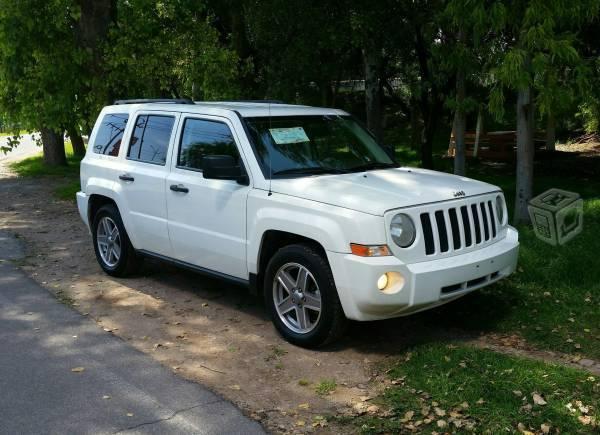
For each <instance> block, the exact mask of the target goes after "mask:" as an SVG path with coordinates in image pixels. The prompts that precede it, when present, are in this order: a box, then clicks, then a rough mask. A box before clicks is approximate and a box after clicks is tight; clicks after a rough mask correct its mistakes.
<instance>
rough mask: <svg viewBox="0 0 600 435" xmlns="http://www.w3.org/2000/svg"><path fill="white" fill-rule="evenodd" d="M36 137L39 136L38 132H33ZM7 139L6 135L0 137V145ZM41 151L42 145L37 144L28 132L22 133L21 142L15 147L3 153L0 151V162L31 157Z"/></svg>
mask: <svg viewBox="0 0 600 435" xmlns="http://www.w3.org/2000/svg"><path fill="white" fill-rule="evenodd" d="M35 136H36V137H39V133H35ZM7 141H8V138H7V137H6V136H2V137H0V145H4V144H5V143H6V142H7ZM41 152H42V147H40V146H38V145H37V143H36V142H35V140H33V138H32V135H31V134H29V133H25V134H23V137H22V139H21V143H19V145H18V146H17V147H16V148H13V149H12V150H11V151H10V152H8V153H6V154H4V153H3V152H2V151H0V163H2V162H9V161H15V160H21V159H24V158H25V157H31V156H34V155H36V154H39V153H41Z"/></svg>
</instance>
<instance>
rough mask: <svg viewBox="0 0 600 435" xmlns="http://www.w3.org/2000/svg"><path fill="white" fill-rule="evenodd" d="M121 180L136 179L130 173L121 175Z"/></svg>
mask: <svg viewBox="0 0 600 435" xmlns="http://www.w3.org/2000/svg"><path fill="white" fill-rule="evenodd" d="M119 180H123V181H133V180H135V178H133V177H132V176H131V175H129V174H122V175H119Z"/></svg>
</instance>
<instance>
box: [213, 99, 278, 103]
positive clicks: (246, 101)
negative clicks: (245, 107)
mask: <svg viewBox="0 0 600 435" xmlns="http://www.w3.org/2000/svg"><path fill="white" fill-rule="evenodd" d="M216 102H217V103H264V104H285V102H284V101H281V100H219V101H216ZM207 103H210V101H207Z"/></svg>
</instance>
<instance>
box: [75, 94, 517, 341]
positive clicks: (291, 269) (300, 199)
mask: <svg viewBox="0 0 600 435" xmlns="http://www.w3.org/2000/svg"><path fill="white" fill-rule="evenodd" d="M391 154H392V153H390V152H389V151H388V150H386V149H385V148H384V147H382V146H380V145H378V144H377V142H376V141H375V140H374V139H373V137H372V136H371V134H370V133H369V132H368V131H367V130H365V129H364V128H363V127H361V125H360V124H359V123H358V122H356V121H355V120H354V119H353V118H352V117H351V116H349V115H348V114H347V113H346V112H343V111H341V110H336V109H325V108H316V107H307V106H297V105H286V104H278V103H275V102H215V103H194V102H192V101H189V100H169V101H163V100H129V101H118V102H116V103H115V104H114V105H112V106H108V107H105V108H104V109H103V110H102V112H101V113H100V116H99V117H98V120H97V122H96V125H95V127H94V130H93V132H92V134H91V136H90V145H89V147H88V151H87V154H86V156H85V158H84V159H83V161H82V163H81V192H79V193H77V204H78V207H79V212H80V214H81V217H82V219H83V221H84V222H85V223H86V224H87V225H88V226H89V228H90V230H91V233H92V236H93V241H94V249H95V252H96V257H97V259H98V262H99V263H100V266H101V267H102V269H104V271H106V273H108V274H111V275H115V276H124V275H127V274H129V273H131V272H133V271H134V270H135V268H136V266H137V265H138V264H139V260H140V259H141V258H143V257H154V258H158V259H162V260H166V261H169V262H171V263H175V264H177V265H180V266H184V267H187V268H191V269H194V270H196V271H199V272H202V273H206V274H209V275H213V276H217V277H221V278H225V279H228V280H232V281H235V282H237V283H242V284H245V285H247V286H249V287H250V289H251V290H252V291H254V292H257V293H260V294H262V295H263V296H264V299H265V303H266V306H267V308H268V311H269V312H270V314H271V316H272V318H273V322H274V324H275V326H276V327H277V329H278V330H279V332H280V333H281V334H282V335H283V336H284V337H285V338H286V339H287V340H289V341H290V342H293V343H295V344H298V345H302V346H318V345H321V344H324V343H326V342H329V341H331V340H333V339H334V338H336V337H338V336H339V335H340V334H341V333H342V331H343V329H344V325H345V324H346V319H353V320H377V319H385V318H390V317H396V316H403V315H407V314H411V313H414V312H417V311H421V310H424V309H428V308H432V307H435V306H438V305H441V304H444V303H446V302H449V301H451V300H454V299H456V298H458V297H460V296H464V295H465V294H467V293H469V292H471V291H473V290H476V289H479V288H481V287H483V286H486V285H488V284H490V283H493V282H496V281H498V280H499V279H501V278H504V277H506V276H507V275H509V274H510V273H511V272H513V271H514V269H515V267H516V263H517V256H518V247H519V243H518V234H517V231H516V230H515V229H514V228H512V227H510V226H509V225H507V211H506V205H505V202H504V197H503V194H502V191H501V190H500V189H499V188H498V187H496V186H492V185H490V184H486V183H482V182H479V181H475V180H471V179H468V178H464V177H457V176H454V175H449V174H445V173H440V172H433V171H428V170H423V169H416V168H407V167H401V166H400V165H399V164H397V163H396V162H395V160H394V158H393V157H392V155H391Z"/></svg>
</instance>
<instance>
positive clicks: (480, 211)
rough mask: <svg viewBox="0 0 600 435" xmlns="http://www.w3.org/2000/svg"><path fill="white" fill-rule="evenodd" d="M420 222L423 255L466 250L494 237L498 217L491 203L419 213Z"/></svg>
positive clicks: (470, 204)
mask: <svg viewBox="0 0 600 435" xmlns="http://www.w3.org/2000/svg"><path fill="white" fill-rule="evenodd" d="M463 204H464V203H463ZM420 218H421V219H420V220H421V228H422V230H423V239H424V241H425V254H426V255H435V254H443V253H447V252H450V251H457V250H460V249H462V248H470V247H472V246H475V245H479V244H483V243H486V242H489V241H491V240H493V239H495V238H496V236H497V235H498V231H497V218H498V217H497V216H496V213H495V207H494V204H492V201H491V200H484V201H477V202H472V203H469V204H465V205H457V206H455V207H448V208H443V209H439V210H434V211H429V212H426V213H421V215H420Z"/></svg>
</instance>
